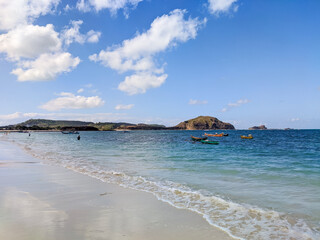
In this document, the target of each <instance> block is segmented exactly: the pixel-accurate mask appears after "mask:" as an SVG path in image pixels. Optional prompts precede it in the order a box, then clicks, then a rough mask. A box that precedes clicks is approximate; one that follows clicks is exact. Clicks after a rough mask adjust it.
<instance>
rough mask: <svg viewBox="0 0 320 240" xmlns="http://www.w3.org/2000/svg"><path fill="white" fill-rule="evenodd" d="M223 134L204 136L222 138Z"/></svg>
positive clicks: (206, 134)
mask: <svg viewBox="0 0 320 240" xmlns="http://www.w3.org/2000/svg"><path fill="white" fill-rule="evenodd" d="M223 134H224V133H220V134H218V133H216V134H208V133H205V134H204V135H205V136H208V137H223Z"/></svg>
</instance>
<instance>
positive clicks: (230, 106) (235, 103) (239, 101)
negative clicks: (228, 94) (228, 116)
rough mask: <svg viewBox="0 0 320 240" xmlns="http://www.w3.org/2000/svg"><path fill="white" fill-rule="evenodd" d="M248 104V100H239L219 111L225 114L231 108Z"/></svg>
mask: <svg viewBox="0 0 320 240" xmlns="http://www.w3.org/2000/svg"><path fill="white" fill-rule="evenodd" d="M249 102H250V101H249V100H248V99H240V100H238V101H236V102H233V103H228V106H227V107H225V108H223V109H222V110H221V112H227V111H228V110H230V109H231V108H234V107H239V106H241V105H243V104H247V103H249Z"/></svg>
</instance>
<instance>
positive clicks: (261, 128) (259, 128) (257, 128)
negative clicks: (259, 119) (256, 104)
mask: <svg viewBox="0 0 320 240" xmlns="http://www.w3.org/2000/svg"><path fill="white" fill-rule="evenodd" d="M249 130H267V127H266V126H265V125H261V126H254V127H251V128H249Z"/></svg>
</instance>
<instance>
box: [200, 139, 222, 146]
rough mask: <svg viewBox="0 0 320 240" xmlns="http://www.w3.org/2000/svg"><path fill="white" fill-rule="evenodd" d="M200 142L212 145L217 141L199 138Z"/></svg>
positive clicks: (216, 143)
mask: <svg viewBox="0 0 320 240" xmlns="http://www.w3.org/2000/svg"><path fill="white" fill-rule="evenodd" d="M201 142H202V143H204V144H214V145H218V144H219V142H217V141H210V140H201Z"/></svg>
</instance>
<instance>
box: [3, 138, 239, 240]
mask: <svg viewBox="0 0 320 240" xmlns="http://www.w3.org/2000/svg"><path fill="white" fill-rule="evenodd" d="M0 149H1V151H0V171H1V174H0V178H1V179H0V192H1V195H0V212H1V214H0V238H1V239H133V240H135V239H222V240H224V239H226V240H227V239H233V238H231V237H230V236H229V235H228V234H227V233H226V232H224V231H222V230H220V229H217V228H215V227H213V226H211V225H209V224H208V223H207V222H206V220H205V219H204V218H203V217H202V216H200V215H198V214H196V213H194V212H191V211H189V210H185V209H177V208H175V207H173V206H170V205H169V204H167V203H164V202H162V201H159V200H157V199H156V197H155V196H153V195H152V194H150V193H146V192H140V191H137V190H132V189H127V188H123V187H120V186H117V185H115V184H111V183H105V182H102V181H100V180H98V179H94V178H91V177H89V176H86V175H83V174H80V173H76V172H73V171H71V170H68V169H65V168H63V167H60V166H51V165H46V164H43V163H42V162H41V160H39V159H37V158H34V157H32V156H30V155H28V154H27V153H25V152H24V151H23V150H21V149H20V148H19V147H17V146H15V145H14V144H12V143H9V142H6V141H2V140H0Z"/></svg>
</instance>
